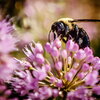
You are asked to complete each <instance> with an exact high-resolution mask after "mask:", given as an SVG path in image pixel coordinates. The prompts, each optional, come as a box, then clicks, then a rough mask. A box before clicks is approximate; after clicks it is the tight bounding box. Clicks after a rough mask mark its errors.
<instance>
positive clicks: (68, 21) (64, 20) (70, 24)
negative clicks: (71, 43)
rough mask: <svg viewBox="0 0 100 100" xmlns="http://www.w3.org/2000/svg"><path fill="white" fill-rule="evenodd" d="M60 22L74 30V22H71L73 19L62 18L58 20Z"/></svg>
mask: <svg viewBox="0 0 100 100" xmlns="http://www.w3.org/2000/svg"><path fill="white" fill-rule="evenodd" d="M58 21H62V22H64V23H65V24H67V25H68V26H69V28H70V29H72V22H70V21H73V19H72V18H60V19H58Z"/></svg>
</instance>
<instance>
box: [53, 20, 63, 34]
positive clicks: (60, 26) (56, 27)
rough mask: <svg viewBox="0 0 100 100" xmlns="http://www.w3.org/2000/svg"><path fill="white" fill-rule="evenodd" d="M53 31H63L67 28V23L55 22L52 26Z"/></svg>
mask: <svg viewBox="0 0 100 100" xmlns="http://www.w3.org/2000/svg"><path fill="white" fill-rule="evenodd" d="M51 29H52V31H56V32H57V33H61V32H63V31H64V30H65V25H64V23H63V22H55V23H54V24H53V25H52V27H51Z"/></svg>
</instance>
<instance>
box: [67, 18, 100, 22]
mask: <svg viewBox="0 0 100 100" xmlns="http://www.w3.org/2000/svg"><path fill="white" fill-rule="evenodd" d="M69 22H100V19H74V20H72V21H69Z"/></svg>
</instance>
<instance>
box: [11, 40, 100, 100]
mask: <svg viewBox="0 0 100 100" xmlns="http://www.w3.org/2000/svg"><path fill="white" fill-rule="evenodd" d="M39 47H40V48H39ZM24 53H25V54H26V56H27V57H26V58H27V61H20V60H19V61H18V62H19V63H20V64H19V66H20V67H22V66H23V68H19V67H18V68H19V69H20V70H19V69H18V70H19V71H18V72H17V73H15V76H17V77H12V83H11V84H12V85H13V86H14V90H15V91H16V92H17V93H20V95H21V96H24V95H26V94H27V95H28V99H33V100H44V99H50V98H55V99H56V98H58V97H60V98H61V99H62V100H63V99H64V98H67V100H93V99H94V97H92V95H93V94H94V93H95V94H99V89H97V88H96V86H98V85H99V84H98V83H99V81H100V79H99V77H98V75H99V74H98V70H99V65H100V58H98V57H94V55H93V52H92V50H91V49H90V48H89V47H86V48H84V49H79V46H78V45H77V44H76V43H74V42H73V41H72V40H69V41H68V42H67V43H66V47H65V48H64V47H62V45H61V41H60V40H59V39H58V38H57V39H55V41H54V42H51V43H48V42H47V43H46V45H45V46H44V47H42V45H41V44H40V43H37V44H36V43H34V45H33V44H32V43H30V44H29V46H26V47H25V49H24ZM45 54H47V56H45ZM48 54H49V55H50V56H49V59H48ZM50 57H51V59H50ZM25 62H26V63H25ZM26 66H27V67H26ZM20 73H21V74H20ZM98 88H99V87H98Z"/></svg>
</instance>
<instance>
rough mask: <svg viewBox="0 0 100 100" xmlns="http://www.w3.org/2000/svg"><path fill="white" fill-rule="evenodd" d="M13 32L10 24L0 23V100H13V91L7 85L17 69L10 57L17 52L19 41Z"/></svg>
mask: <svg viewBox="0 0 100 100" xmlns="http://www.w3.org/2000/svg"><path fill="white" fill-rule="evenodd" d="M13 32H14V28H13V26H12V25H11V23H10V22H7V21H6V20H3V21H0V100H12V99H8V97H9V96H10V95H11V90H10V89H8V87H7V85H6V84H7V82H8V81H9V80H10V79H11V76H12V73H13V71H14V70H15V69H16V62H15V60H14V59H13V57H12V56H11V55H10V53H11V52H12V51H14V50H16V45H15V43H16V42H17V40H16V39H15V38H14V37H13V36H12V33H13ZM13 100H14V99H13Z"/></svg>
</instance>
